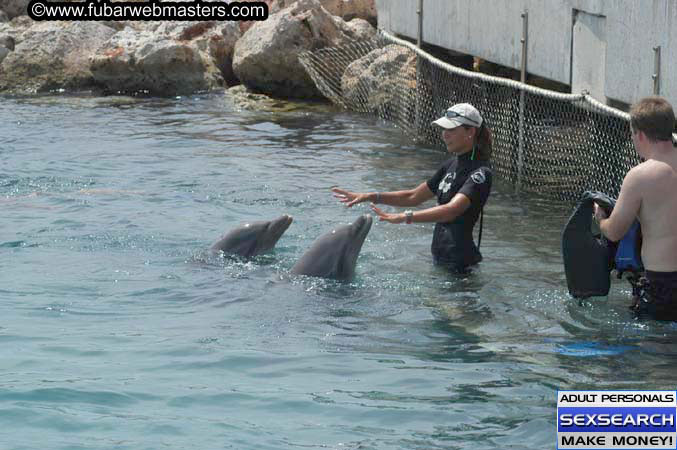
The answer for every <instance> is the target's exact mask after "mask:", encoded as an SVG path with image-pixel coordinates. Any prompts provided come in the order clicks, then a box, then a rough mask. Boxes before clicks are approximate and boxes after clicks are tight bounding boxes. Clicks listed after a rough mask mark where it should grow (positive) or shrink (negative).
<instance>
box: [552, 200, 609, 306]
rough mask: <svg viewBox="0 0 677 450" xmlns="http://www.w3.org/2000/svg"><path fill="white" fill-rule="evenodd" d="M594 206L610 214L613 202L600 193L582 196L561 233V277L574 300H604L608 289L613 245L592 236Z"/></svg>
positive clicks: (603, 239)
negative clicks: (562, 274) (594, 298)
mask: <svg viewBox="0 0 677 450" xmlns="http://www.w3.org/2000/svg"><path fill="white" fill-rule="evenodd" d="M594 203H597V204H598V205H600V206H601V207H603V208H604V209H605V210H606V211H607V212H608V213H610V211H611V210H612V209H613V207H614V205H615V203H616V201H615V200H614V199H612V198H611V197H609V196H608V195H606V194H603V193H601V192H590V191H586V192H584V193H583V195H582V196H581V199H580V201H579V202H578V205H577V206H576V208H575V210H574V212H573V214H572V215H571V217H570V218H569V221H568V222H567V224H566V226H565V227H564V231H563V232H562V257H563V258H564V273H565V275H566V279H567V286H568V288H569V294H571V296H573V297H574V298H587V297H593V296H605V295H608V294H609V288H610V287H611V277H610V274H611V269H612V267H613V258H614V255H615V253H616V244H615V243H613V242H609V241H608V240H607V239H606V238H605V237H604V236H601V235H594V234H593V232H592V229H591V226H592V215H593V204H594Z"/></svg>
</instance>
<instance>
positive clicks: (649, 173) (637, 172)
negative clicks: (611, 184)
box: [627, 159, 673, 181]
mask: <svg viewBox="0 0 677 450" xmlns="http://www.w3.org/2000/svg"><path fill="white" fill-rule="evenodd" d="M672 170H673V169H672V168H671V167H670V166H669V165H668V164H667V163H665V162H664V161H658V160H655V159H647V160H646V161H644V162H642V163H640V164H638V165H636V166H635V167H633V168H632V169H630V171H629V172H628V175H627V176H628V177H632V178H634V179H636V180H638V181H641V180H647V181H649V180H655V179H656V178H659V177H661V176H663V175H668V174H671V173H672Z"/></svg>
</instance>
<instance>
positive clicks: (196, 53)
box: [90, 28, 223, 96]
mask: <svg viewBox="0 0 677 450" xmlns="http://www.w3.org/2000/svg"><path fill="white" fill-rule="evenodd" d="M90 61H91V64H90V68H91V71H92V74H93V76H94V79H95V80H96V81H97V82H98V83H100V84H101V85H103V86H104V87H105V90H106V91H108V92H121V93H143V94H151V95H159V96H171V95H181V94H189V93H193V92H197V91H204V90H209V89H212V88H215V87H220V86H222V85H223V78H222V77H221V74H220V72H219V70H218V69H217V68H216V67H215V66H214V65H213V64H210V61H209V60H208V59H207V58H205V57H204V56H203V54H202V52H200V49H199V47H198V45H197V44H196V43H194V42H190V41H186V42H182V41H177V40H174V39H171V38H164V39H162V38H158V35H156V34H155V33H152V32H150V31H140V32H139V31H135V30H133V29H130V28H126V29H125V30H123V31H121V32H119V33H116V34H115V35H114V36H113V37H112V38H111V39H110V40H109V41H108V42H107V43H106V45H105V46H104V47H103V48H101V49H100V50H99V51H98V52H97V53H96V54H95V55H94V56H92V57H91V58H90Z"/></svg>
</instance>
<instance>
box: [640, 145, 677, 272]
mask: <svg viewBox="0 0 677 450" xmlns="http://www.w3.org/2000/svg"><path fill="white" fill-rule="evenodd" d="M652 156H653V158H652V159H649V160H647V161H646V162H644V163H642V164H640V165H639V166H637V167H635V168H634V169H633V170H632V171H631V172H632V173H631V174H629V175H631V176H635V177H636V178H637V187H638V188H639V191H640V192H639V194H640V196H641V207H640V210H639V222H640V224H641V225H642V236H643V241H642V262H643V263H644V267H645V268H646V269H647V270H653V271H658V272H673V271H677V148H673V149H669V150H667V151H662V152H659V151H656V153H654V154H653V155H652Z"/></svg>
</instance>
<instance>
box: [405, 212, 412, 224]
mask: <svg viewBox="0 0 677 450" xmlns="http://www.w3.org/2000/svg"><path fill="white" fill-rule="evenodd" d="M413 220H414V211H412V210H411V209H408V210H406V211H405V212H404V222H405V223H411V222H412V221H413Z"/></svg>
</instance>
